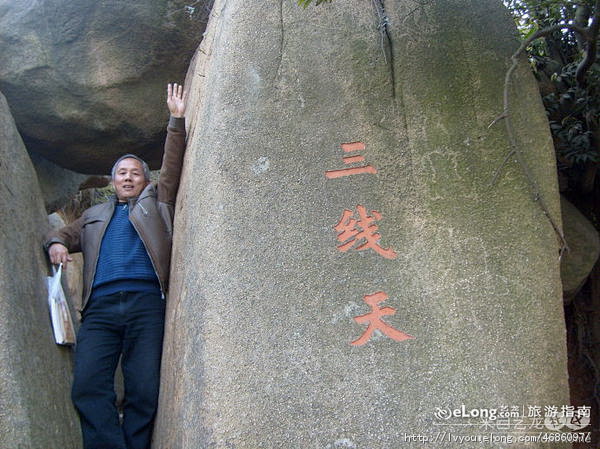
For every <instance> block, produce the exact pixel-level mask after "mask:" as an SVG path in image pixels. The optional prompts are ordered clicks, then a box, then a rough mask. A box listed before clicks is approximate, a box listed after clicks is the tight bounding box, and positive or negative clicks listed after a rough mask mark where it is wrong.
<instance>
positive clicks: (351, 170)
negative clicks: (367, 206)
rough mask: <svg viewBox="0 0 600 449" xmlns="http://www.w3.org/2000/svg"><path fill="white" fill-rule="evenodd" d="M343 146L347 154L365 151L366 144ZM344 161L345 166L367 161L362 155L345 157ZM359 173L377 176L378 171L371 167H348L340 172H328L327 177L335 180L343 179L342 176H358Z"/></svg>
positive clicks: (355, 143) (354, 143)
mask: <svg viewBox="0 0 600 449" xmlns="http://www.w3.org/2000/svg"><path fill="white" fill-rule="evenodd" d="M341 146H342V150H344V152H346V153H350V152H353V151H361V150H364V149H365V144H364V143H362V142H348V143H343V144H342V145H341ZM342 159H343V160H344V164H354V163H356V162H364V160H365V158H364V157H363V156H361V155H360V154H359V155H354V156H345V157H343V158H342ZM359 173H371V174H376V173H377V169H376V168H375V167H373V166H371V165H361V166H359V167H348V168H342V169H340V170H327V171H326V172H325V176H326V177H327V179H334V178H341V177H342V176H350V175H358V174H359Z"/></svg>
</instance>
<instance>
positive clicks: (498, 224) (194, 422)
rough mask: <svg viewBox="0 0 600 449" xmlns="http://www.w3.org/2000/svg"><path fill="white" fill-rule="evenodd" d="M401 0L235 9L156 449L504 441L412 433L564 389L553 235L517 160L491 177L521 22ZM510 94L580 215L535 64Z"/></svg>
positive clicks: (561, 397)
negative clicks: (515, 30) (459, 412)
mask: <svg viewBox="0 0 600 449" xmlns="http://www.w3.org/2000/svg"><path fill="white" fill-rule="evenodd" d="M383 3H384V4H385V7H386V9H385V11H383V10H382V9H381V8H379V9H373V5H376V6H377V5H381V2H364V1H358V0H339V1H338V0H336V1H334V2H333V3H331V4H326V5H324V6H320V7H318V8H308V9H306V10H304V9H302V8H299V7H297V6H295V4H294V2H275V1H266V2H261V3H260V4H258V3H253V2H246V1H241V0H228V1H226V2H225V1H218V2H217V3H216V4H215V7H214V10H213V18H212V19H211V22H210V24H209V27H208V29H207V33H206V36H205V39H204V40H203V43H202V45H201V47H200V49H199V50H198V53H197V54H196V57H195V60H194V64H193V66H192V67H191V68H190V71H189V72H188V81H187V82H188V87H189V89H190V102H189V103H190V106H189V109H188V110H189V113H188V126H189V130H190V132H189V143H188V151H187V155H186V160H185V170H184V177H183V181H182V185H181V188H180V191H179V196H178V205H177V208H176V214H177V215H176V222H175V244H174V250H173V251H174V252H173V263H172V272H171V290H170V295H169V298H168V310H167V327H166V337H165V338H166V340H165V352H164V358H163V373H162V387H161V388H162V389H161V400H160V406H159V407H160V408H159V415H158V419H157V425H156V432H155V442H154V445H153V448H154V449H166V448H169V449H183V448H185V449H190V448H193V449H196V448H197V449H200V448H209V447H210V448H213V447H214V448H225V447H232V448H233V447H235V448H237V449H241V448H248V449H250V448H252V449H254V448H259V447H260V448H281V447H289V448H300V447H311V448H312V447H318V448H370V449H377V448H399V447H403V448H404V447H406V448H411V449H417V448H419V449H421V448H424V447H427V448H429V447H441V446H443V447H445V448H462V447H484V446H485V447H501V446H502V447H504V446H503V445H502V444H499V443H497V442H496V444H492V443H490V444H487V445H486V444H478V443H469V444H465V443H464V441H463V442H460V441H458V440H451V439H450V438H451V435H450V434H448V435H447V438H448V439H447V440H444V442H443V443H441V444H435V445H434V444H423V442H422V441H419V440H417V439H416V436H417V435H422V436H425V437H431V438H434V437H435V435H436V432H438V431H439V430H440V429H441V430H444V431H447V432H454V434H459V435H468V436H469V437H476V436H477V435H478V434H481V430H480V428H479V427H478V424H479V423H480V420H477V419H475V420H473V421H469V419H468V418H466V417H450V416H449V415H448V413H451V412H450V411H451V410H454V409H460V408H461V406H462V405H464V406H465V408H466V410H467V412H468V411H470V410H472V409H476V410H480V409H495V410H499V407H501V406H515V407H519V410H521V407H525V406H526V405H528V404H529V405H538V406H541V407H542V411H543V410H544V408H543V407H544V406H545V405H552V404H555V405H561V404H567V403H568V400H569V398H568V385H567V372H566V367H567V364H566V361H567V356H566V345H565V328H564V321H563V309H562V299H561V284H560V272H559V262H558V243H557V239H556V236H555V234H554V232H553V229H552V227H551V225H550V223H549V222H548V221H547V219H546V218H545V216H544V214H543V213H542V211H541V210H540V209H539V208H538V205H537V204H536V203H535V202H534V201H532V199H531V194H530V193H529V191H528V187H527V182H526V180H525V178H524V176H523V174H522V172H521V170H520V168H519V166H517V165H516V164H515V163H509V164H508V165H507V167H505V169H504V172H503V174H502V176H501V177H500V179H499V181H498V183H497V184H496V185H495V186H494V187H492V188H490V187H489V182H490V180H491V179H492V177H493V174H494V172H495V170H496V168H497V167H499V166H500V165H501V164H502V161H503V159H504V157H505V155H506V153H507V151H508V149H509V145H508V140H507V135H506V133H505V131H504V128H503V127H502V126H501V125H497V126H494V127H492V128H491V129H488V125H489V124H490V123H491V122H492V121H493V120H494V118H496V117H497V116H498V115H499V113H500V112H501V111H502V87H503V77H504V73H505V70H506V69H507V64H508V60H509V57H510V55H511V53H512V52H513V51H514V50H515V49H516V47H517V46H518V43H517V42H516V40H515V39H514V38H513V37H511V36H512V32H511V23H510V19H509V17H508V14H507V13H506V11H504V10H503V8H502V6H501V4H500V2H497V1H495V0H483V1H480V2H471V1H467V0H444V1H436V2H413V1H408V0H406V1H394V2H389V1H386V2H383ZM379 23H388V25H387V27H383V28H381V27H379V28H378V24H379ZM513 85H514V87H513V90H512V91H511V99H512V113H513V118H514V121H515V123H516V127H517V131H516V132H517V138H518V141H519V142H520V144H521V150H522V151H523V152H524V157H525V159H526V160H527V161H528V162H529V163H530V164H531V165H532V170H533V173H534V176H535V177H536V180H537V182H538V184H539V185H540V188H541V190H542V194H543V195H544V197H545V199H546V201H547V203H548V204H549V207H550V212H551V213H552V215H553V216H554V217H558V218H557V219H558V223H560V207H559V200H558V198H559V196H558V189H557V183H556V179H555V178H554V176H553V174H554V173H555V165H554V157H553V150H552V143H551V139H550V135H549V132H548V127H547V123H546V118H545V114H544V111H543V108H542V105H541V101H539V95H538V93H537V87H536V85H535V81H534V79H533V77H532V76H531V74H530V73H529V70H528V67H527V64H526V63H525V62H524V64H523V65H522V66H521V67H520V68H519V69H518V71H517V75H516V78H515V82H514V83H513ZM357 156H360V157H357ZM361 157H362V158H364V160H363V159H361ZM343 158H347V159H343ZM348 158H350V159H348ZM346 169H347V170H346ZM352 343H354V344H352ZM362 343H364V344H362ZM183 373H185V375H183ZM525 413H527V408H525ZM446 418H448V419H446ZM469 422H471V423H472V427H465V424H468V423H469ZM442 425H444V426H443V427H442ZM411 436H415V438H414V439H412V437H411ZM527 447H531V448H558V447H563V446H561V444H560V443H545V444H544V443H534V444H531V445H529V446H527ZM564 447H567V445H565V446H564Z"/></svg>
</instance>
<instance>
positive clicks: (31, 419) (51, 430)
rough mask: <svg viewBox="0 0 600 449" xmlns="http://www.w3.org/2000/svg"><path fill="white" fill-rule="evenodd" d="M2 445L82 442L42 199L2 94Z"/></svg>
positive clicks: (22, 448) (21, 448) (70, 448)
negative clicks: (50, 284)
mask: <svg viewBox="0 0 600 449" xmlns="http://www.w3.org/2000/svg"><path fill="white" fill-rule="evenodd" d="M0 151H1V157H0V161H1V163H0V180H1V183H0V208H1V210H2V213H1V214H0V231H1V232H2V238H1V240H0V247H1V249H2V254H3V256H4V257H5V259H4V260H3V262H2V264H0V266H1V268H0V339H1V340H2V344H1V345H0V377H1V379H2V382H0V447H2V448H7V449H13V448H14V449H16V448H18V449H40V448H64V449H78V448H80V447H81V436H80V430H79V420H78V418H77V415H76V412H75V409H74V408H73V406H72V404H71V398H70V387H71V367H72V357H71V350H70V349H69V348H64V347H58V346H56V345H55V344H54V337H53V335H52V328H51V325H50V317H49V314H48V301H47V291H46V275H47V262H46V257H45V255H44V251H43V249H42V239H43V235H44V233H45V231H46V230H47V227H48V218H47V215H46V213H45V209H44V201H43V198H42V194H41V192H40V188H39V186H38V184H37V178H36V175H35V171H34V168H33V165H32V163H31V160H30V159H29V155H28V154H27V151H26V150H25V147H24V145H23V141H22V140H21V137H20V136H19V133H18V132H17V129H16V127H15V124H14V121H13V119H12V117H11V115H10V111H9V109H8V105H7V103H6V99H5V98H4V96H2V95H1V94H0Z"/></svg>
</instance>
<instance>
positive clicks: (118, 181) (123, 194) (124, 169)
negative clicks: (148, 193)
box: [113, 158, 148, 201]
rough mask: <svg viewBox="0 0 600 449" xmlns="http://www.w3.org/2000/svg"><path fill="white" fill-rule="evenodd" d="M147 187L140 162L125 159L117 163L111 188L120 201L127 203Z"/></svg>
mask: <svg viewBox="0 0 600 449" xmlns="http://www.w3.org/2000/svg"><path fill="white" fill-rule="evenodd" d="M147 185H148V182H147V181H146V178H145V177H144V167H142V163H141V162H140V161H138V160H137V159H133V158H126V159H123V160H122V161H121V162H119V165H118V166H117V169H116V170H115V178H114V179H113V186H114V187H115V192H116V194H117V198H118V199H119V200H120V201H127V200H128V199H129V198H135V197H136V196H139V195H140V193H142V190H144V187H146V186H147Z"/></svg>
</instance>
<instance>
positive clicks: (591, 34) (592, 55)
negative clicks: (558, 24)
mask: <svg viewBox="0 0 600 449" xmlns="http://www.w3.org/2000/svg"><path fill="white" fill-rule="evenodd" d="M599 15H600V0H596V4H595V5H594V17H593V18H592V23H591V24H590V27H589V28H588V29H587V36H586V40H587V46H586V51H585V58H584V59H583V61H581V63H580V64H579V65H578V66H577V72H576V73H575V78H576V79H577V84H579V85H580V86H585V74H586V73H587V71H588V70H589V69H590V67H591V66H592V64H593V63H594V62H595V61H596V49H597V40H598V30H600V21H599V20H598V16H599Z"/></svg>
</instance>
